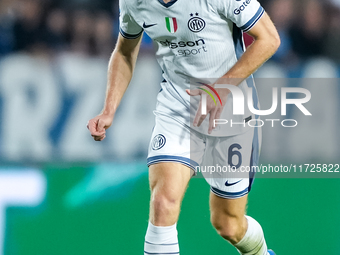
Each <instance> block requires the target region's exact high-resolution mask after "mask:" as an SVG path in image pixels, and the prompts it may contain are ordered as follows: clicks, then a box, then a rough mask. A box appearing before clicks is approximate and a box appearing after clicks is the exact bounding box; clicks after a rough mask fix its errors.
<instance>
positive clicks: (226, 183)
mask: <svg viewBox="0 0 340 255" xmlns="http://www.w3.org/2000/svg"><path fill="white" fill-rule="evenodd" d="M240 181H242V180H239V181H238V182H234V183H228V181H226V182H225V186H227V187H229V186H233V185H235V184H237V183H239V182H240Z"/></svg>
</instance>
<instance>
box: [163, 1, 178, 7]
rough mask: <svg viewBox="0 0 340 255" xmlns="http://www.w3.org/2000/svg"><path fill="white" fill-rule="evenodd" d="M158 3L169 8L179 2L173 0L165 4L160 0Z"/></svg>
mask: <svg viewBox="0 0 340 255" xmlns="http://www.w3.org/2000/svg"><path fill="white" fill-rule="evenodd" d="M158 2H159V3H160V4H161V5H163V6H164V7H166V8H168V7H170V6H172V5H173V4H174V3H176V2H177V0H171V1H170V2H169V3H164V2H163V0H158Z"/></svg>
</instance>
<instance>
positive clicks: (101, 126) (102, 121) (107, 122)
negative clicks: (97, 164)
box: [87, 113, 113, 141]
mask: <svg viewBox="0 0 340 255" xmlns="http://www.w3.org/2000/svg"><path fill="white" fill-rule="evenodd" d="M112 121H113V116H110V115H107V114H103V113H102V114H99V115H98V116H97V117H95V118H93V119H91V120H89V121H88V122H87V128H88V129H89V131H90V133H91V136H92V137H93V139H94V140H95V141H102V140H104V138H105V137H106V135H105V133H106V129H108V128H109V127H110V126H111V124H112Z"/></svg>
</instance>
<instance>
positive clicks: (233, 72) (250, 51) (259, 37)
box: [222, 13, 281, 85]
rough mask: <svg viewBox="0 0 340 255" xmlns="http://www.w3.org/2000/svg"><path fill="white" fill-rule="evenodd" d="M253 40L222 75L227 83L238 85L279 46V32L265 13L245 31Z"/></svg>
mask: <svg viewBox="0 0 340 255" xmlns="http://www.w3.org/2000/svg"><path fill="white" fill-rule="evenodd" d="M247 33H248V34H249V35H251V36H252V37H253V38H254V39H255V41H254V42H253V44H252V45H250V46H249V47H248V48H247V50H246V51H245V52H244V54H243V55H242V57H241V58H240V59H239V60H238V61H237V62H236V64H235V65H234V66H233V67H232V68H231V69H230V70H229V71H228V72H227V73H226V74H225V75H224V76H223V77H222V79H224V82H225V79H227V82H228V84H232V85H238V84H240V83H241V82H242V81H243V80H244V79H246V78H247V77H249V76H250V75H251V74H252V73H254V72H255V71H256V70H257V69H258V68H259V67H260V66H261V65H262V64H264V63H265V62H266V61H267V60H268V59H269V58H270V57H271V56H272V55H274V53H275V52H276V51H277V49H278V48H279V46H280V43H281V41H280V37H279V34H278V32H277V30H276V28H275V26H274V24H273V22H272V21H271V20H270V18H269V16H268V14H267V13H264V14H263V16H262V17H261V19H260V20H259V21H258V22H257V23H256V24H255V25H254V26H253V27H252V28H251V30H249V31H248V32H247Z"/></svg>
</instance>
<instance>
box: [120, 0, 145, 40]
mask: <svg viewBox="0 0 340 255" xmlns="http://www.w3.org/2000/svg"><path fill="white" fill-rule="evenodd" d="M119 32H120V34H121V35H122V36H123V37H124V38H127V39H136V38H138V37H139V36H140V35H141V34H142V33H143V28H141V27H140V26H139V25H138V24H137V22H136V21H135V20H134V19H133V17H132V16H131V12H130V10H129V9H128V6H127V4H126V3H125V0H119Z"/></svg>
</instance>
